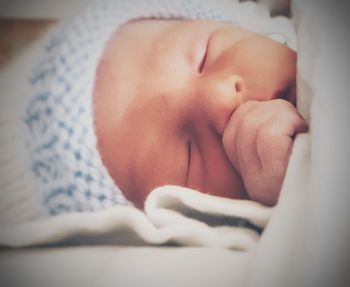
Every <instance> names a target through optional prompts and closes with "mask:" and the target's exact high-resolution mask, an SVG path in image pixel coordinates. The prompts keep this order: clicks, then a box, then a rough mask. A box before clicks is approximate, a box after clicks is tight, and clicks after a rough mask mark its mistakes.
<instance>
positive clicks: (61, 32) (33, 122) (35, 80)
mask: <svg viewBox="0 0 350 287" xmlns="http://www.w3.org/2000/svg"><path fill="white" fill-rule="evenodd" d="M137 18H188V19H199V18H205V19H214V20H225V21H231V22H234V21H232V18H231V17H230V16H229V15H228V14H225V13H224V12H223V11H219V10H217V9H213V7H211V6H210V5H209V6H207V5H206V4H204V3H203V2H201V1H196V0H192V1H189V0H182V1H179V0H146V1H145V0H130V1H124V0H119V1H118V0H100V1H94V2H92V3H91V4H90V5H89V6H88V7H87V8H86V9H85V10H84V11H82V13H81V14H79V15H78V16H77V17H75V18H74V19H73V20H72V21H71V22H69V23H65V24H64V25H61V26H60V27H59V28H58V29H57V31H56V32H55V33H54V34H53V35H52V36H51V37H50V39H49V40H48V41H47V44H46V46H45V49H44V51H43V55H42V58H41V59H40V60H39V61H38V63H37V65H36V66H35V68H34V70H33V73H32V75H31V77H30V83H31V89H30V94H29V97H28V102H27V104H26V106H25V109H24V114H23V123H24V127H25V135H26V145H27V154H28V168H29V169H30V171H31V174H32V175H33V178H34V183H35V188H36V190H37V191H38V193H39V198H40V200H41V203H42V205H43V206H44V208H45V210H46V212H47V214H50V215H55V214H60V213H65V212H72V211H96V210H100V209H103V208H107V207H111V206H114V205H116V204H121V205H131V203H130V202H128V201H127V200H126V199H125V198H124V196H123V194H122V192H121V191H120V189H119V188H118V187H117V185H116V184H115V183H114V182H113V180H112V178H111V177H110V175H109V174H108V171H107V169H106V168H105V166H104V165H103V163H102V160H101V158H100V155H99V153H98V150H97V149H96V135H95V131H94V124H93V106H92V94H93V88H94V79H95V71H96V67H97V65H98V63H99V59H100V56H101V54H102V52H103V50H104V47H105V44H106V42H107V41H108V39H109V37H110V36H111V35H112V33H113V32H114V31H115V30H116V29H117V28H118V26H119V25H121V24H122V23H125V22H127V21H129V20H132V19H137ZM264 19H265V20H266V17H264ZM248 26H249V25H248ZM270 31H271V30H270Z"/></svg>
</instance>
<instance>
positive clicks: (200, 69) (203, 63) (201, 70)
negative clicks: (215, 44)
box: [198, 43, 208, 73]
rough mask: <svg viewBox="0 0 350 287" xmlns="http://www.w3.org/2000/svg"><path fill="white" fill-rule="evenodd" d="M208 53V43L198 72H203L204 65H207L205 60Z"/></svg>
mask: <svg viewBox="0 0 350 287" xmlns="http://www.w3.org/2000/svg"><path fill="white" fill-rule="evenodd" d="M207 55H208V43H207V45H206V47H205V51H204V54H203V57H202V59H201V61H200V63H199V66H198V73H202V72H203V69H204V66H205V62H206V60H207Z"/></svg>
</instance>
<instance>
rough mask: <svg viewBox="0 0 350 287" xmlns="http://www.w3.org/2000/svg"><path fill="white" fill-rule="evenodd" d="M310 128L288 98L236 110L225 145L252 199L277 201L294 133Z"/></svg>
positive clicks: (247, 104)
mask: <svg viewBox="0 0 350 287" xmlns="http://www.w3.org/2000/svg"><path fill="white" fill-rule="evenodd" d="M307 128H308V127H307V124H306V122H305V120H304V119H303V118H302V117H301V116H300V114H299V113H298V112H297V110H296V108H295V107H294V106H293V105H292V104H291V103H289V102H287V101H285V100H280V99H276V100H272V101H260V102H258V101H248V102H246V103H244V104H242V105H241V106H240V107H239V108H237V110H236V111H234V113H233V114H232V116H231V118H230V119H229V121H228V124H227V126H226V128H225V131H224V135H223V145H224V149H225V152H226V154H227V156H228V158H229V160H230V161H231V163H232V165H233V166H234V167H235V169H236V170H237V171H238V172H239V173H240V174H241V176H242V179H243V181H244V185H245V188H246V191H247V193H248V195H249V197H250V198H251V199H252V200H255V201H258V202H261V203H264V204H267V205H274V204H276V203H277V200H278V196H279V192H280V189H281V186H282V182H283V178H284V175H285V173H286V169H287V164H288V160H289V156H290V153H291V148H292V145H293V139H294V136H295V135H296V134H298V133H302V132H305V131H307Z"/></svg>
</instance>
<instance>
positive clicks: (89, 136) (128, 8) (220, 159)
mask: <svg viewBox="0 0 350 287" xmlns="http://www.w3.org/2000/svg"><path fill="white" fill-rule="evenodd" d="M125 2H126V1H108V0H102V1H96V2H93V3H92V4H91V5H90V6H88V7H87V9H85V10H84V11H83V12H82V13H81V15H80V16H77V17H76V18H75V19H73V21H72V22H71V23H69V24H67V25H65V26H61V27H60V28H59V29H58V30H57V31H55V33H54V34H53V35H52V37H51V38H50V41H48V42H47V45H46V47H45V53H44V55H43V57H42V59H41V60H40V61H39V63H38V65H37V67H35V69H34V72H33V75H32V77H31V85H32V91H31V95H30V97H29V100H28V103H27V105H26V109H25V113H24V117H23V119H24V123H25V127H26V136H27V149H28V159H29V160H28V165H29V168H30V170H31V172H32V174H33V179H34V180H33V182H34V184H36V188H37V190H38V191H39V195H40V200H41V202H42V205H43V207H44V208H45V211H46V212H47V213H48V214H59V213H64V212H71V211H95V210H100V209H103V208H107V207H111V206H115V205H134V206H136V207H138V208H140V209H142V208H143V203H144V201H145V199H146V197H147V195H148V194H149V193H150V192H151V191H152V190H153V189H154V188H156V187H158V186H162V185H168V184H172V185H179V186H185V187H189V188H192V189H195V190H198V191H200V192H204V193H207V194H210V195H213V196H220V197H226V198H233V199H250V200H254V201H257V202H260V203H262V204H265V205H269V206H271V205H275V204H276V203H277V200H278V197H279V193H280V190H281V186H282V183H283V179H284V175H285V173H286V168H287V165H288V160H289V156H290V153H291V149H292V146H293V139H294V137H295V136H296V135H297V134H298V133H302V132H305V131H306V130H307V125H306V123H305V121H304V119H303V118H302V117H301V115H300V114H299V113H298V112H297V110H296V107H295V106H296V53H295V51H294V50H293V49H291V48H289V47H288V46H287V45H286V44H285V43H280V42H278V41H276V40H274V39H271V38H270V37H268V36H266V35H263V34H257V33H255V32H252V31H249V30H247V29H245V28H244V27H242V26H241V25H240V23H237V22H235V20H234V19H230V18H227V17H226V16H224V15H222V14H220V13H219V11H217V10H215V9H213V8H209V7H205V6H204V5H203V4H201V2H196V1H175V0H174V1H171V0H163V1H161V0H150V1H129V2H127V3H125Z"/></svg>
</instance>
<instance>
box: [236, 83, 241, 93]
mask: <svg viewBox="0 0 350 287" xmlns="http://www.w3.org/2000/svg"><path fill="white" fill-rule="evenodd" d="M241 90H242V84H241V83H240V82H239V81H237V82H236V83H235V91H236V92H237V93H238V92H240V91H241Z"/></svg>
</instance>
